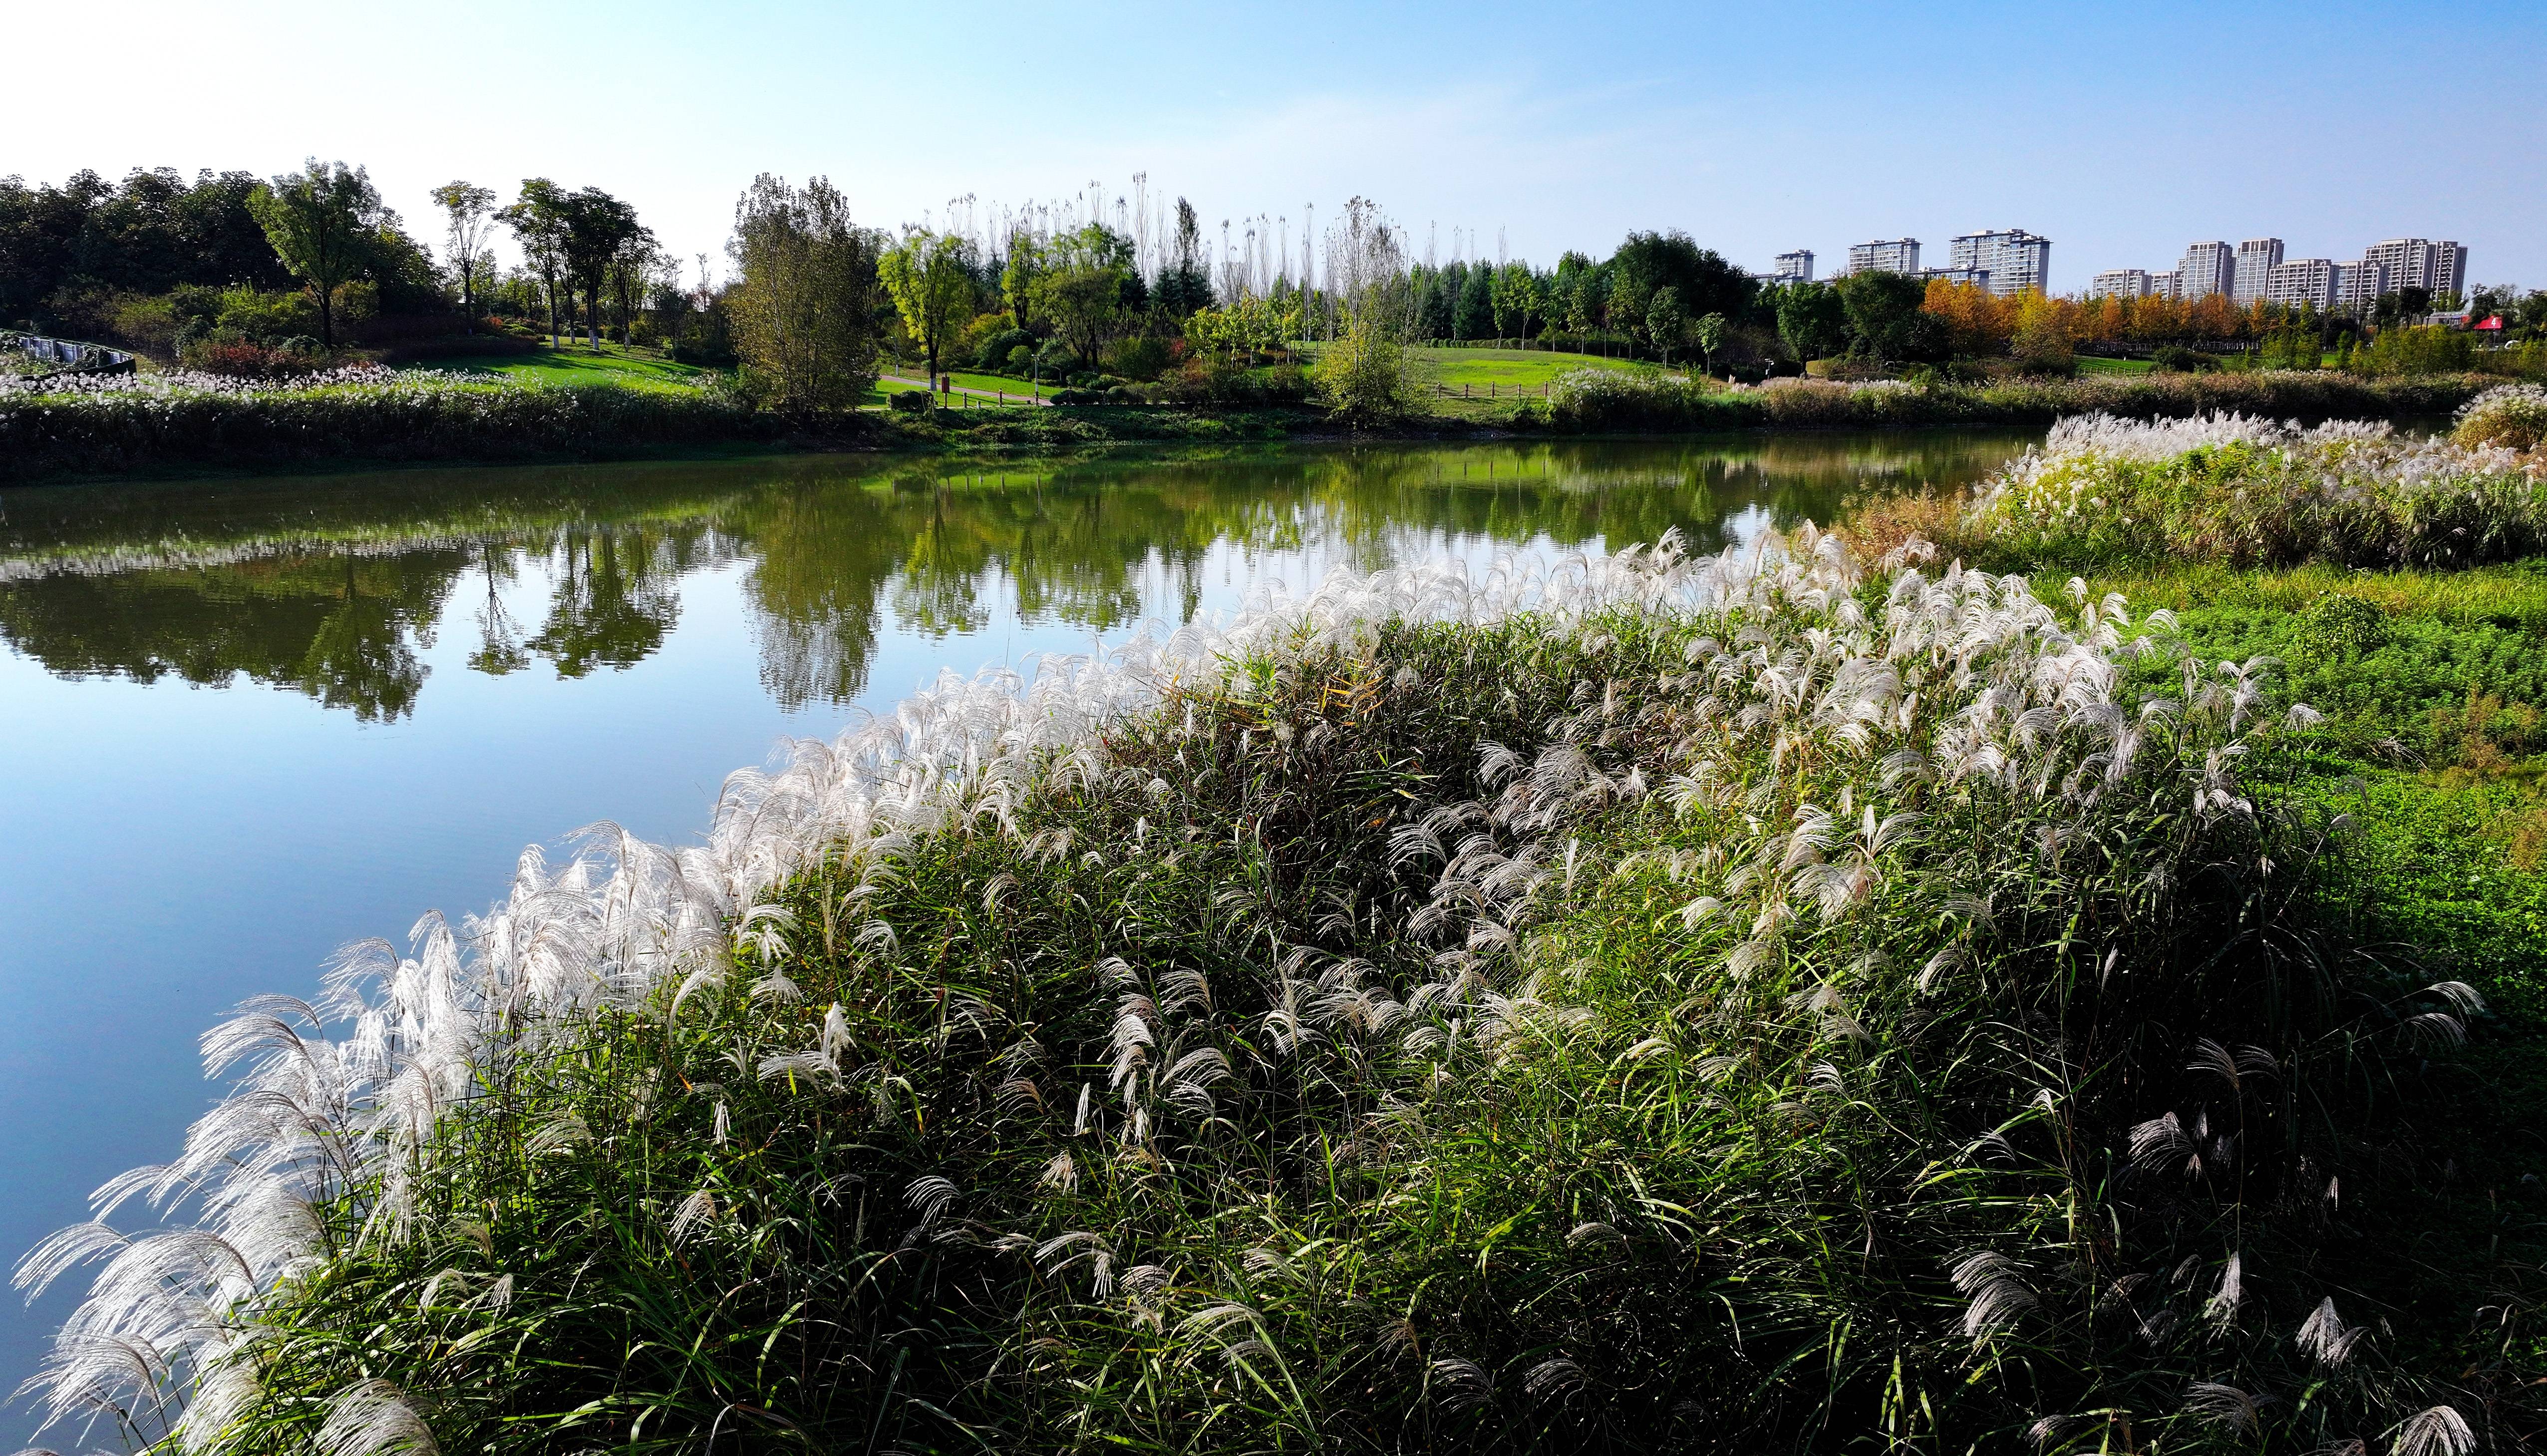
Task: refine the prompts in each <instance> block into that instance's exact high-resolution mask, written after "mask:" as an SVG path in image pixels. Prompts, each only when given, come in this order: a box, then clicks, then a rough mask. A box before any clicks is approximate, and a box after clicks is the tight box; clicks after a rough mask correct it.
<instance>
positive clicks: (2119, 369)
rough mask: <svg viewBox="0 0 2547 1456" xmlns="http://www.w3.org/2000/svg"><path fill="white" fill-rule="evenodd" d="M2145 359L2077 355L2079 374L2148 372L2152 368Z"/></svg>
mask: <svg viewBox="0 0 2547 1456" xmlns="http://www.w3.org/2000/svg"><path fill="white" fill-rule="evenodd" d="M2153 367H2154V366H2152V364H2151V363H2150V362H2149V361H2148V360H2146V359H2090V358H2088V357H2087V356H2086V355H2083V354H2081V355H2079V356H2078V372H2079V373H2080V374H2148V373H2149V372H2150V370H2151V369H2152V368H2153Z"/></svg>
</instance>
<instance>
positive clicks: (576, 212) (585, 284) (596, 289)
mask: <svg viewBox="0 0 2547 1456" xmlns="http://www.w3.org/2000/svg"><path fill="white" fill-rule="evenodd" d="M563 203H564V210H565V219H566V240H565V249H566V269H567V277H568V279H569V280H570V282H571V284H572V285H573V287H574V290H575V292H577V293H579V294H581V295H582V296H583V318H584V336H585V340H586V342H587V343H589V344H590V345H591V348H592V350H593V352H594V353H596V354H597V353H599V352H601V292H602V285H603V283H604V282H605V281H606V280H607V279H608V278H609V275H610V269H611V265H613V264H615V263H617V262H618V261H619V260H620V259H621V258H623V257H626V256H628V255H629V254H631V253H632V252H637V251H642V250H644V249H645V248H649V247H652V246H653V245H654V241H655V235H654V234H653V233H652V232H650V231H648V230H647V229H646V228H645V227H644V226H642V225H640V224H639V222H638V221H637V210H636V209H635V208H632V207H630V206H628V205H627V204H626V203H623V202H621V201H620V200H619V199H617V198H615V197H612V196H611V195H610V194H608V193H606V192H603V191H602V190H601V189H599V188H597V187H587V188H585V189H583V190H582V191H581V192H578V193H575V194H573V195H572V196H571V197H568V198H566V199H564V200H563Z"/></svg>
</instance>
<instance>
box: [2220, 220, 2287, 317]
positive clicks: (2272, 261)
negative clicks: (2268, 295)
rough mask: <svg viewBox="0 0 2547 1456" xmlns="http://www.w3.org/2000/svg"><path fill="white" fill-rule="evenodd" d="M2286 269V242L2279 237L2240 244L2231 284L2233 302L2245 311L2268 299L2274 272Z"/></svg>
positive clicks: (2230, 296) (2257, 239)
mask: <svg viewBox="0 0 2547 1456" xmlns="http://www.w3.org/2000/svg"><path fill="white" fill-rule="evenodd" d="M2281 265H2282V240H2281V239H2280V238H2278V237H2250V238H2248V239H2246V240H2245V241H2244V242H2241V243H2240V244H2238V256H2237V258H2236V259H2235V260H2234V262H2233V265H2232V267H2233V271H2232V273H2231V275H2230V280H2229V301H2231V302H2233V303H2236V304H2237V305H2238V306H2239V307H2240V308H2243V307H2245V306H2246V305H2247V304H2249V303H2252V302H2254V301H2255V300H2258V299H2261V298H2262V297H2264V288H2265V286H2266V285H2267V284H2268V283H2269V282H2271V280H2272V276H2273V270H2274V269H2276V268H2279V267H2280V266H2281Z"/></svg>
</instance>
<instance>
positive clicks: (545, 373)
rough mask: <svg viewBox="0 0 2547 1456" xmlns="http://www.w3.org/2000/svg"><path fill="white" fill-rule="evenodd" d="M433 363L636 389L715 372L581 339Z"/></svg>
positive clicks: (689, 382) (688, 382) (533, 380)
mask: <svg viewBox="0 0 2547 1456" xmlns="http://www.w3.org/2000/svg"><path fill="white" fill-rule="evenodd" d="M429 367H430V368H433V369H442V370H450V371H453V372H455V373H460V374H477V375H487V376H492V377H501V378H505V379H513V380H519V381H521V382H523V383H524V384H533V385H625V386H627V387H629V388H635V389H692V388H696V387H698V386H699V385H702V384H705V383H706V382H707V379H708V376H709V375H710V374H712V373H713V371H711V370H704V369H699V368H697V367H695V366H692V365H687V364H675V363H673V362H672V361H671V360H668V359H665V358H663V357H662V356H661V355H659V354H657V353H656V352H655V351H653V350H651V349H623V348H621V347H620V346H619V345H617V344H604V345H602V346H601V352H600V353H598V354H595V353H593V352H592V351H591V350H590V349H588V348H586V347H585V346H583V345H580V344H574V345H570V346H568V347H566V348H563V349H552V348H549V347H548V346H546V345H542V346H541V347H540V348H538V349H536V350H534V351H532V352H530V353H528V354H481V355H469V356H464V357H461V358H457V359H441V360H435V361H433V363H432V364H431V365H430V366H429Z"/></svg>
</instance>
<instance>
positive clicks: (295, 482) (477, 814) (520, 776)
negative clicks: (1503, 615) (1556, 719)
mask: <svg viewBox="0 0 2547 1456" xmlns="http://www.w3.org/2000/svg"><path fill="white" fill-rule="evenodd" d="M2028 438H2029V437H2025V436H2019V435H2011V434H2003V433H1987V434H1983V433H1971V432H1964V433H1943V432H1921V433H1905V434H1893V435H1802V436H1784V437H1765V438H1764V437H1735V438H1727V439H1720V440H1706V441H1693V440H1682V441H1640V442H1603V443H1588V444H1558V445H1520V446H1515V445H1471V446H1458V447H1415V446H1392V447H1386V448H1373V449H1348V448H1344V447H1334V448H1300V447H1267V448H1254V449H1238V450H1227V451H1220V452H1214V453H1212V454H1209V455H1195V454H1189V453H1188V454H1167V455H1162V454H1144V455H1136V456H1115V457H1104V458H1098V459H1094V460H1089V459H1080V460H1068V461H1060V460H1028V461H1018V460H1008V461H992V462H962V461H954V460H949V459H944V458H935V457H930V458H901V459H896V458H883V459H879V458H874V457H828V458H819V457H818V458H790V459H783V460H758V461H722V462H716V463H712V464H695V463H690V464H644V465H613V466H581V467H570V468H550V469H504V470H466V471H456V470H455V471H390V472H381V473H374V474H365V475H344V476H327V477H318V476H308V475H302V476H292V477H283V478H266V479H222V480H197V481H183V482H169V483H162V484H149V485H130V486H126V485H79V486H58V487H50V488H44V489H28V490H14V491H0V643H5V650H0V989H5V992H6V998H7V1000H8V1002H9V1004H10V1005H12V1006H14V1007H15V1008H16V1009H15V1010H14V1011H13V1012H12V1013H10V1014H9V1015H8V1016H7V1017H5V1018H0V1253H5V1254H6V1255H7V1256H8V1258H9V1259H11V1260H13V1261H14V1259H15V1258H16V1256H17V1255H18V1254H19V1253H20V1252H21V1251H23V1250H24V1249H26V1248H27V1247H29V1246H31V1245H32V1244H33V1243H34V1242H36V1241H37V1240H38V1239H40V1238H42V1237H43V1236H44V1235H45V1234H46V1233H48V1232H50V1231H51V1230H53V1229H55V1228H57V1227H59V1226H61V1225H63V1224H67V1223H72V1222H76V1221H78V1220H80V1219H82V1218H84V1217H86V1216H87V1213H86V1198H87V1194H88V1192H89V1190H90V1189H92V1188H94V1187H95V1186H96V1185H97V1184H99V1183H100V1182H102V1181H104V1180H105V1179H106V1178H107V1177H109V1176H110V1175H112V1174H114V1173H116V1172H119V1171H121V1170H123V1169H125V1168H127V1167H131V1166H133V1165H135V1164H139V1163H146V1162H158V1161H163V1160H165V1159H167V1158H168V1157H170V1156H173V1155H174V1153H175V1152H176V1151H177V1149H178V1147H179V1144H180V1141H181V1139H182V1138H183V1136H184V1131H185V1128H186V1125H187V1124H188V1123H189V1122H190V1121H192V1120H193V1118H194V1117H196V1116H197V1115H198V1114H200V1113H201V1112H202V1110H203V1109H204V1108H205V1107H206V1106H208V1105H209V1103H210V1101H211V1099H212V1095H213V1092H214V1090H215V1088H214V1087H213V1085H212V1084H210V1083H208V1082H206V1081H205V1080H204V1079H203V1076H202V1073H201V1069H200V1066H199V1065H198V1063H197V1060H196V1055H195V1039H196V1037H197V1036H198V1035H199V1034H200V1033H201V1032H203V1031H204V1029H205V1028H207V1027H209V1026H210V1025H211V1024H212V1023H213V1022H214V1021H215V1020H216V1019H217V1018H219V1017H220V1015H221V1013H222V1012H223V1011H225V1010H226V1009H227V1008H229V1007H230V1006H232V1005H234V1004H236V1003H237V1002H238V1001H239V1000H240V999H242V998H243V997H246V996H249V995H253V994H256V993H258V992H263V991H277V990H280V991H291V992H295V993H307V991H308V990H309V989H310V988H311V987H312V986H313V985H315V984H316V981H317V978H318V975H319V973H320V969H321V965H322V963H323V962H324V961H325V959H326V958H327V956H328V954H329V953H330V952H331V951H332V950H334V949H335V948H336V947H337V946H339V945H342V944H344V943H346V942H348V941H352V940H356V939H360V938H363V937H368V936H387V937H389V938H391V939H392V940H395V941H400V942H403V940H404V937H405V935H406V932H407V928H408V927H409V926H410V925H412V924H413V923H414V922H415V920H416V917H417V915H418V914H419V913H420V912H421V911H424V910H426V909H429V908H442V909H446V910H449V911H452V912H453V913H454V914H455V916H456V915H457V914H459V913H460V912H464V911H468V910H473V909H477V908H480V907H483V905H485V904H486V903H488V902H489V901H490V900H492V899H494V898H495V896H496V895H497V894H499V893H500V892H501V891H502V890H503V888H504V887H505V885H506V883H507V882H508V880H509V878H510V876H511V872H512V866H513V863H514V860H515V858H516V856H517V855H518V854H519V853H520V852H521V850H522V848H523V847H524V846H525V845H526V844H531V843H535V842H537V843H542V844H545V845H547V846H548V847H549V848H550V849H551V851H552V852H553V853H557V854H565V853H569V852H571V851H569V850H567V849H565V848H564V847H563V842H562V836H563V835H564V834H565V833H566V832H568V831H571V830H572V829H574V828H576V827H577V826H580V825H583V824H586V823H590V822H593V821H595V820H599V819H605V818H607V819H611V820H615V821H617V822H618V823H620V824H623V825H625V826H626V827H628V828H629V829H631V830H633V831H635V832H636V833H638V834H641V835H643V836H645V837H648V838H652V839H656V840H659V841H674V842H679V841H687V840H689V839H691V838H693V837H694V836H695V835H696V833H697V832H698V831H699V830H700V829H701V828H702V827H703V826H704V825H705V824H706V822H707V819H708V815H709V811H710V808H711V806H712V805H713V804H714V802H715V799H716V795H717V791H718V786H719V784H720V782H721V781H722V779H723V778H724V776H725V775H726V773H727V772H729V771H730V770H732V769H735V768H737V767H740V766H744V765H747V764H754V763H759V762H763V761H765V760H767V759H768V758H769V757H770V756H771V754H772V750H773V748H774V747H775V746H776V744H777V743H778V742H779V740H780V739H782V738H785V737H791V736H806V735H830V734H833V733H835V732H837V731H838V730H839V729H840V728H843V727H844V726H846V725H848V724H850V723H851V722H853V721H855V720H856V719H857V718H858V717H859V716H860V715H862V714H864V713H867V712H870V711H874V710H878V709H881V708H885V707H888V706H889V705H891V704H892V703H893V702H894V701H895V700H897V699H899V698H901V697H902V696H904V695H905V694H907V693H909V692H910V691H911V690H912V689H913V688H915V687H917V686H919V685H920V684H921V683H922V682H923V681H925V680H926V679H928V678H931V677H933V676H935V675H936V673H937V672H938V671H939V669H941V668H943V667H950V666H951V667H954V668H956V669H958V670H961V671H966V672H970V671H972V670H974V669H976V668H979V667H982V666H985V665H990V664H998V663H1010V664H1018V665H1029V664H1030V660H1031V659H1032V658H1033V657H1034V656H1035V654H1038V653H1049V652H1075V651H1085V650H1087V649H1089V648H1090V647H1091V645H1092V644H1096V643H1099V642H1120V641H1122V640H1123V639H1124V638H1125V637H1126V636H1128V635H1129V634H1131V633H1132V632H1134V631H1136V630H1137V629H1138V628H1139V627H1140V626H1141V625H1142V624H1143V623H1145V622H1146V623H1149V624H1152V625H1154V626H1157V627H1160V628H1165V627H1168V626H1172V625H1174V624H1175V623H1177V622H1180V621H1183V620H1185V619H1186V618H1188V617H1190V616H1192V615H1194V614H1195V613H1197V612H1202V613H1210V612H1226V611H1229V610H1231V609H1233V608H1235V607H1236V606H1238V605H1239V603H1240V602H1241V600H1242V599H1243V598H1244V597H1245V596H1246V594H1247V593H1248V592H1249V591H1250V590H1251V589H1252V588H1254V587H1256V586H1258V585H1260V584H1263V583H1266V582H1269V581H1280V582H1283V583H1286V584H1288V585H1289V586H1291V587H1293V588H1300V589H1304V588H1306V587H1309V586H1312V585H1314V584H1315V583H1316V582H1317V581H1318V580H1319V579H1320V578H1321V577H1323V576H1324V575H1325V574H1326V573H1327V572H1328V571H1329V570H1331V569H1333V568H1335V567H1339V566H1349V567H1353V568H1355V569H1361V570H1368V569H1371V568H1375V567H1379V566H1384V565H1389V564H1394V563H1398V562H1403V561H1407V560H1414V559H1423V558H1426V557H1438V556H1444V555H1457V556H1461V557H1466V558H1468V559H1469V560H1470V561H1472V562H1474V563H1476V564H1479V565H1482V564H1483V563H1484V562H1486V561H1487V560H1489V559H1491V558H1492V557H1494V556H1496V555H1497V554H1499V553H1503V552H1506V551H1517V552H1538V553H1542V554H1548V555H1553V554H1556V553H1561V552H1565V551H1574V550H1583V551H1592V552H1599V551H1605V550H1609V549H1612V548H1615V547H1617V546H1619V545H1622V544H1625V543H1627V542H1635V541H1650V540H1652V539H1654V538H1655V537H1657V536H1659V535H1660V534H1661V533H1662V532H1664V531H1665V530H1667V529H1674V528H1677V529H1678V530H1680V531H1681V532H1682V533H1683V535H1684V536H1685V537H1686V538H1687V539H1688V540H1689V541H1690V543H1691V544H1692V545H1693V546H1695V547H1698V548H1701V549H1713V548H1714V547H1716V546H1719V545H1721V544H1723V543H1724V542H1726V541H1729V540H1741V539H1744V538H1747V537H1748V536H1750V535H1752V534H1754V533H1756V532H1758V531H1759V530H1761V529H1763V528H1764V527H1767V526H1770V525H1772V524H1776V525H1786V524H1790V523H1793V522H1795V521H1797V520H1800V519H1828V518H1829V516H1830V514H1831V512H1832V510H1833V508H1834V507H1835V506H1836V505H1837V504H1838V502H1839V501H1840V500H1841V498H1842V497H1843V496H1844V495H1845V494H1847V493H1848V492H1849V491H1851V490H1854V489H1858V488H1861V487H1864V486H1868V485H1876V484H1891V485H1902V486H1908V485H1915V484H1942V485H1951V484H1960V483H1964V482H1967V481H1970V480H1974V479H1976V478H1978V477H1979V476H1980V475H1982V474H1984V473H1985V472H1986V471H1989V470H1990V469H1991V468H1992V467H1994V466H1996V465H1997V464H1998V463H2000V462H2001V461H2003V460H2005V459H2006V458H2007V457H2008V456H2010V455H2011V454H2013V453H2015V452H2016V451H2017V450H2019V449H2021V448H2022V447H2023V446H2024V445H2025V444H2026V443H2027V440H2028ZM141 1216H142V1211H141V1210H140V1209H139V1207H138V1205H127V1206H126V1208H125V1209H124V1210H123V1211H121V1213H120V1214H119V1219H120V1220H127V1221H130V1220H134V1219H137V1218H139V1217H141ZM73 1283H84V1281H82V1280H78V1279H76V1278H75V1279H74V1280H72V1281H65V1286H64V1287H63V1288H61V1289H57V1290H56V1291H55V1292H54V1293H53V1294H52V1295H50V1296H48V1297H47V1298H45V1299H44V1300H42V1301H39V1302H38V1303H37V1304H36V1305H34V1306H33V1307H32V1308H25V1307H22V1306H20V1304H19V1303H18V1301H16V1300H14V1299H11V1300H9V1301H7V1313H6V1314H5V1315H0V1391H5V1390H6V1389H8V1388H10V1387H14V1386H15V1385H16V1383H17V1382H18V1380H20V1379H21V1378H23V1377H24V1376H26V1375H27V1374H29V1373H32V1372H33V1370H34V1369H35V1368H36V1366H37V1364H38V1362H39V1361H40V1359H41V1357H42V1353H43V1348H44V1340H45V1338H46V1337H47V1335H48V1332H49V1331H50V1330H51V1329H52V1328H54V1327H55V1326H57V1325H58V1324H59V1322H60V1320H61V1318H62V1316H63V1314H64V1313H65V1312H66V1311H67V1310H68V1308H69V1307H70V1304H71V1303H72V1301H71V1298H70V1295H71V1293H72V1290H71V1288H70V1285H71V1284H73ZM32 1424H33V1422H32V1420H31V1419H30V1418H29V1417H28V1416H27V1413H26V1412H25V1410H24V1408H23V1407H20V1406H12V1407H11V1408H9V1410H8V1412H7V1413H6V1414H5V1415H0V1450H6V1449H13V1448H14V1447H15V1446H17V1445H18V1444H20V1442H19V1441H17V1440H14V1439H10V1437H12V1436H31V1435H32V1431H30V1430H29V1429H28V1427H30V1426H31V1425H32ZM76 1434H77V1433H76V1432H64V1431H59V1430H56V1431H54V1432H51V1433H49V1436H48V1439H50V1440H52V1441H53V1442H54V1443H55V1444H66V1443H68V1442H69V1441H71V1440H73V1439H74V1438H75V1437H76ZM100 1434H101V1436H103V1435H104V1434H105V1433H104V1432H101V1433H100Z"/></svg>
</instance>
